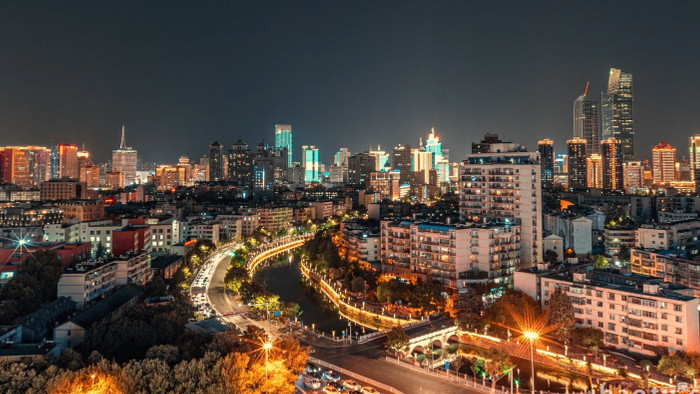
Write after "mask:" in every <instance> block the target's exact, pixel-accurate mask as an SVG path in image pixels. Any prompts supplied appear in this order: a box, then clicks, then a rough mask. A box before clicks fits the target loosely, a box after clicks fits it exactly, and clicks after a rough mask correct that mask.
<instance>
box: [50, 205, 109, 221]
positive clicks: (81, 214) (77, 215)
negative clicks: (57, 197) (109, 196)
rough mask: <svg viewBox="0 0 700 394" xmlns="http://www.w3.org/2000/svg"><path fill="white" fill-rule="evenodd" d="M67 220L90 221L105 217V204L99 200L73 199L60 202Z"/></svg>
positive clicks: (64, 217)
mask: <svg viewBox="0 0 700 394" xmlns="http://www.w3.org/2000/svg"><path fill="white" fill-rule="evenodd" d="M58 207H59V208H60V209H61V210H62V211H63V220H64V221H66V222H71V221H78V222H89V221H91V220H99V219H104V216H105V204H104V203H103V202H102V201H99V200H71V201H64V202H61V203H59V204H58Z"/></svg>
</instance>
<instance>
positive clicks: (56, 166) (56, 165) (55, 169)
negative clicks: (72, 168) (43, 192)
mask: <svg viewBox="0 0 700 394" xmlns="http://www.w3.org/2000/svg"><path fill="white" fill-rule="evenodd" d="M50 149H51V158H50V164H49V167H50V175H49V178H50V179H58V178H60V177H61V155H60V153H59V150H58V144H51V146H50Z"/></svg>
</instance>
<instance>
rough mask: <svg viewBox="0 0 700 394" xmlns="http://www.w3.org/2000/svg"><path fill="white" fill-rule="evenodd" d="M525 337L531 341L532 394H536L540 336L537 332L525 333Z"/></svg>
mask: <svg viewBox="0 0 700 394" xmlns="http://www.w3.org/2000/svg"><path fill="white" fill-rule="evenodd" d="M523 336H524V337H525V338H527V339H528V340H529V341H530V394H535V347H534V346H535V345H534V343H535V341H536V340H537V339H538V338H539V337H540V334H538V333H536V332H535V331H525V332H523Z"/></svg>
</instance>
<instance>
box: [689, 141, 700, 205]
mask: <svg viewBox="0 0 700 394" xmlns="http://www.w3.org/2000/svg"><path fill="white" fill-rule="evenodd" d="M690 176H691V177H692V178H691V180H692V181H695V193H698V194H700V134H695V135H694V136H692V137H690Z"/></svg>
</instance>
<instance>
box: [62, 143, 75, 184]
mask: <svg viewBox="0 0 700 394" xmlns="http://www.w3.org/2000/svg"><path fill="white" fill-rule="evenodd" d="M58 157H59V172H60V177H61V178H70V179H78V178H80V169H79V166H78V147H77V146H75V145H66V144H60V145H58Z"/></svg>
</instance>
